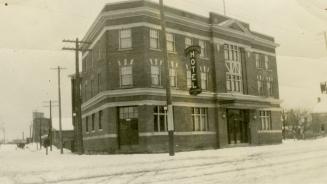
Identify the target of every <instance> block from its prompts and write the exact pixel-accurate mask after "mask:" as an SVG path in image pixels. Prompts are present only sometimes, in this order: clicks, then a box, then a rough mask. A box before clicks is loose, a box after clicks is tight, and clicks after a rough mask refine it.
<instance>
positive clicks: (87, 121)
mask: <svg viewBox="0 0 327 184" xmlns="http://www.w3.org/2000/svg"><path fill="white" fill-rule="evenodd" d="M85 132H86V133H88V132H89V117H88V116H86V118H85Z"/></svg>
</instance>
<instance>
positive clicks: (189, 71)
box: [186, 70, 192, 88]
mask: <svg viewBox="0 0 327 184" xmlns="http://www.w3.org/2000/svg"><path fill="white" fill-rule="evenodd" d="M191 79H192V74H191V70H187V71H186V82H187V88H191V87H192V80H191Z"/></svg>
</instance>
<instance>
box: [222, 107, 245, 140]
mask: <svg viewBox="0 0 327 184" xmlns="http://www.w3.org/2000/svg"><path fill="white" fill-rule="evenodd" d="M227 130H228V143H229V144H241V143H249V112H248V111H246V110H236V109H228V110H227Z"/></svg>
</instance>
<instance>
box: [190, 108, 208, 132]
mask: <svg viewBox="0 0 327 184" xmlns="http://www.w3.org/2000/svg"><path fill="white" fill-rule="evenodd" d="M191 115H192V124H193V132H207V131H209V130H210V129H209V119H208V108H204V107H192V113H191Z"/></svg>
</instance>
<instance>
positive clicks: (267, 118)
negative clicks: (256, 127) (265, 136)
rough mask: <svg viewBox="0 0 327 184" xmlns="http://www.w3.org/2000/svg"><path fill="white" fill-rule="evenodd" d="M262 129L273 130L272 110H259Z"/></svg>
mask: <svg viewBox="0 0 327 184" xmlns="http://www.w3.org/2000/svg"><path fill="white" fill-rule="evenodd" d="M259 115H260V121H261V130H271V129H272V124H271V112H270V111H259Z"/></svg>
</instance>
